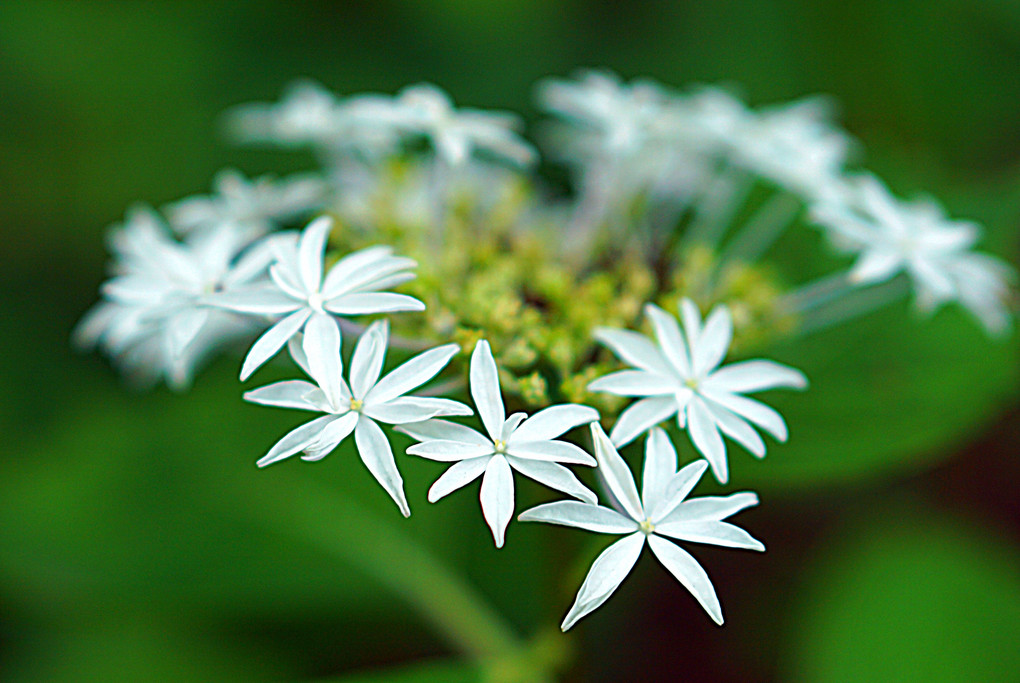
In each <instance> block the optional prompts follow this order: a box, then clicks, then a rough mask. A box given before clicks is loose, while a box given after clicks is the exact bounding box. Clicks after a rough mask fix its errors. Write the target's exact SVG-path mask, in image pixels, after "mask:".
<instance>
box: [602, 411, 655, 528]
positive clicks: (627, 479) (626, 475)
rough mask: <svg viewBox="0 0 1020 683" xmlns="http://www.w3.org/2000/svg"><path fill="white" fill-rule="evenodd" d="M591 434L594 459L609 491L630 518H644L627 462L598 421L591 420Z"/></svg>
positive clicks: (637, 519)
mask: <svg viewBox="0 0 1020 683" xmlns="http://www.w3.org/2000/svg"><path fill="white" fill-rule="evenodd" d="M591 436H592V441H594V442H595V459H596V460H597V461H598V467H599V469H598V471H599V474H601V475H602V477H603V479H605V482H606V486H608V487H609V491H610V493H612V494H613V497H614V498H616V500H617V501H619V503H620V505H622V506H623V509H624V510H626V511H627V514H628V515H630V516H631V519H634V520H636V521H641V520H644V519H645V511H644V508H643V507H642V506H641V499H640V498H639V497H638V492H637V487H636V486H635V485H634V475H632V474H631V473H630V469H629V468H628V467H627V463H625V462H624V461H623V458H621V457H620V454H619V453H618V452H617V450H616V448H615V447H614V446H613V444H612V442H610V440H609V437H608V436H606V433H605V432H604V431H602V425H600V424H599V423H598V422H592V424H591Z"/></svg>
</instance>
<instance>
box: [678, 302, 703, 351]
mask: <svg viewBox="0 0 1020 683" xmlns="http://www.w3.org/2000/svg"><path fill="white" fill-rule="evenodd" d="M680 317H681V318H682V319H683V322H684V336H685V337H686V339H687V345H688V347H690V348H692V349H693V348H695V347H696V346H697V345H698V344H699V342H700V339H701V311H699V310H698V305H697V304H696V303H694V302H693V301H691V300H690V299H688V298H686V297H685V298H684V299H682V300H681V301H680Z"/></svg>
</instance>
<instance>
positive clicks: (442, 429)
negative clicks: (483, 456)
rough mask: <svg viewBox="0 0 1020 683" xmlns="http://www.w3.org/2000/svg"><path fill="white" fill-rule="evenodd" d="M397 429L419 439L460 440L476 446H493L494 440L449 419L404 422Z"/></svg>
mask: <svg viewBox="0 0 1020 683" xmlns="http://www.w3.org/2000/svg"><path fill="white" fill-rule="evenodd" d="M396 430H397V431H398V432H403V433H404V434H407V435H408V436H410V437H411V438H412V439H417V440H418V441H460V442H462V443H466V444H471V445H474V446H484V447H485V448H492V442H491V441H489V439H488V438H487V437H486V436H485V435H484V434H482V433H481V432H477V431H475V430H474V429H471V428H470V427H465V426H464V425H459V424H457V423H456V422H449V421H448V420H426V421H424V422H415V423H412V424H404V425H400V426H399V427H397V428H396Z"/></svg>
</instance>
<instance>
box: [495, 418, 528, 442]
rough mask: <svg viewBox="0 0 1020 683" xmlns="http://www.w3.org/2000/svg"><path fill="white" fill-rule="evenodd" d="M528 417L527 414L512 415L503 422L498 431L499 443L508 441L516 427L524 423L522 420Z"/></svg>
mask: <svg viewBox="0 0 1020 683" xmlns="http://www.w3.org/2000/svg"><path fill="white" fill-rule="evenodd" d="M527 416H528V414H527V413H514V414H513V415H511V416H510V417H508V418H507V419H505V420H503V426H502V427H501V428H500V430H499V438H500V441H503V442H506V441H507V440H509V439H510V436H511V435H512V434H513V433H514V430H515V429H517V425H519V424H520V423H521V422H523V421H524V418H526V417H527Z"/></svg>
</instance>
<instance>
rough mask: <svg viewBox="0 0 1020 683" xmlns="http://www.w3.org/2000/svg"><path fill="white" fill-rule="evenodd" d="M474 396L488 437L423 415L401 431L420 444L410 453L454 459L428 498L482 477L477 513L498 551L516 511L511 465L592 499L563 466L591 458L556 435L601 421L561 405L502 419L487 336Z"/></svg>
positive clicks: (474, 361)
mask: <svg viewBox="0 0 1020 683" xmlns="http://www.w3.org/2000/svg"><path fill="white" fill-rule="evenodd" d="M470 379H471V397H472V398H473V399H474V402H475V407H476V408H477V409H478V415H479V417H481V419H482V424H483V425H484V426H485V432H486V433H485V434H482V433H480V432H478V431H475V430H474V429H471V428H470V427H465V426H464V425H459V424H455V423H453V422H448V421H446V420H428V421H426V422H422V423H420V424H406V425H402V426H401V427H399V428H398V431H401V432H404V433H406V434H408V435H409V436H411V437H413V438H414V439H417V440H418V441H420V442H421V443H419V444H416V445H414V446H411V447H410V448H408V449H407V452H408V453H409V454H410V455H418V456H421V457H423V458H428V459H429V460H438V461H440V462H453V463H454V464H453V465H452V466H450V468H449V469H448V470H446V472H444V473H443V475H442V476H441V477H439V479H437V480H436V482H435V483H434V484H433V485H432V488H430V489H429V502H432V503H434V502H436V501H437V500H439V499H440V498H442V497H443V496H445V495H447V494H448V493H451V492H453V491H456V490H457V489H459V488H461V487H462V486H466V485H467V484H469V483H471V482H472V481H474V480H475V479H477V478H478V477H482V486H481V492H480V500H481V504H482V514H483V515H484V516H485V521H486V523H488V525H489V528H490V529H491V530H492V536H493V539H494V540H495V542H496V547H497V548H502V547H503V539H504V535H505V533H506V527H507V524H509V523H510V518H511V517H512V516H513V513H514V479H513V473H512V470H517V471H518V472H520V473H521V474H523V475H524V476H526V477H529V478H531V479H534V480H535V481H537V482H539V483H540V484H545V485H546V486H548V487H550V488H554V489H556V490H558V491H563V492H564V493H566V494H569V495H571V496H574V497H576V498H578V499H579V500H583V501H586V502H588V503H594V502H595V501H596V500H597V498H596V496H595V494H594V493H592V492H591V491H590V490H589V489H588V488H586V487H585V486H584V485H583V484H581V482H579V481H578V480H577V478H576V477H575V476H574V474H573V473H572V472H571V471H570V470H568V469H567V468H566V467H564V466H563V465H559V464H557V463H568V464H572V465H594V464H595V460H594V458H592V457H591V456H590V455H588V454H587V453H585V452H584V451H583V450H581V449H580V448H579V447H577V446H575V445H574V444H572V443H567V442H566V441H558V440H557V439H556V437H558V436H560V435H562V434H564V433H565V432H567V431H569V430H571V429H573V428H574V427H577V426H579V425H582V424H587V423H589V422H593V421H595V420H598V419H599V414H598V412H597V411H596V410H595V409H594V408H589V407H588V406H581V405H573V404H564V405H555V406H550V407H548V408H545V409H544V410H540V411H539V412H537V413H535V414H534V415H532V416H531V417H530V418H528V416H527V415H526V414H525V413H514V414H513V415H511V416H510V417H507V416H506V412H505V409H504V408H503V397H502V395H501V392H500V388H499V374H498V370H497V369H496V361H495V360H493V358H492V350H491V349H490V348H489V343H488V342H487V341H485V340H484V339H482V340H480V341H479V342H478V343H477V344H476V345H475V350H474V352H473V353H472V354H471V370H470Z"/></svg>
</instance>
